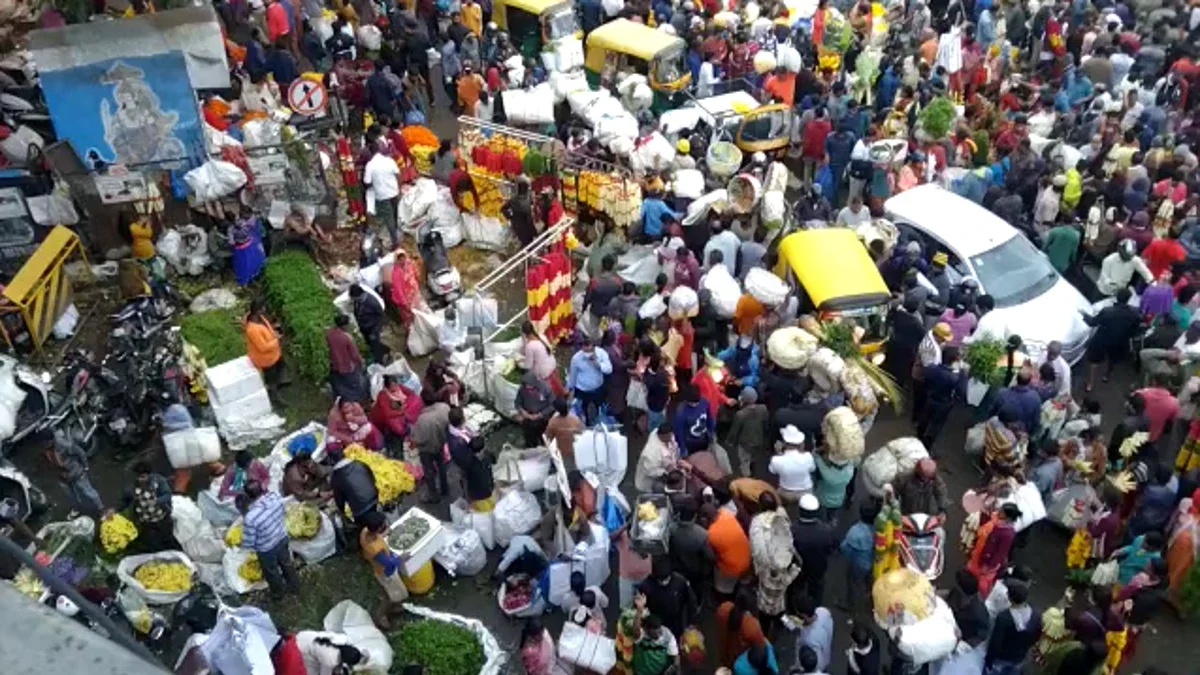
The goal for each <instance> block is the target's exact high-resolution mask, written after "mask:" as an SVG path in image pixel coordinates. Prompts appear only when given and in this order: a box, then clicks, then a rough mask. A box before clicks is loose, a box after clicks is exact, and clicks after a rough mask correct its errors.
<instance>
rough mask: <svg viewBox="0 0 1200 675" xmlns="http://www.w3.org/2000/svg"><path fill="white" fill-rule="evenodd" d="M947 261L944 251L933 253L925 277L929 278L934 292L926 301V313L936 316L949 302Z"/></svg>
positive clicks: (947, 256) (948, 260)
mask: <svg viewBox="0 0 1200 675" xmlns="http://www.w3.org/2000/svg"><path fill="white" fill-rule="evenodd" d="M949 263H950V256H949V255H948V254H947V253H946V252H945V251H938V252H937V253H934V254H933V258H932V259H931V260H930V261H929V271H928V272H927V273H926V274H925V277H926V278H927V279H929V283H930V284H931V285H933V288H934V290H935V292H934V294H933V295H932V296H931V297H930V298H929V300H928V301H927V303H926V307H925V313H926V314H931V315H933V316H938V315H940V314H941V313H942V312H943V311H945V310H946V305H948V304H949V303H950V286H951V284H950V276H949V275H948V274H946V265H947V264H949Z"/></svg>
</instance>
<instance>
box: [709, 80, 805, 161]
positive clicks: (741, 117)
mask: <svg viewBox="0 0 1200 675" xmlns="http://www.w3.org/2000/svg"><path fill="white" fill-rule="evenodd" d="M729 85H732V86H729ZM726 88H727V89H728V91H726V92H725V93H722V94H718V95H716V96H709V97H707V98H701V99H696V100H695V101H694V102H693V105H695V106H696V107H697V108H699V109H700V110H701V111H702V113H701V115H700V119H702V120H704V121H705V122H707V123H708V125H709V126H711V127H712V128H714V129H720V130H722V131H724V132H726V133H727V134H728V135H729V137H731V138H732V140H733V144H734V145H736V146H737V147H738V149H739V150H741V151H742V152H743V153H745V154H746V156H747V157H748V156H749V155H750V154H751V153H755V152H765V153H768V154H770V153H773V152H777V151H780V150H783V149H785V148H787V146H788V143H789V142H790V140H791V131H792V116H793V114H794V113H793V110H792V107H791V106H788V105H785V104H782V103H769V104H766V105H762V104H760V103H759V102H758V99H757V98H756V97H755V95H754V93H753V91H754V85H753V84H752V83H750V82H749V81H747V80H745V79H744V78H742V79H739V80H733V81H730V82H729V83H728V84H727V86H726Z"/></svg>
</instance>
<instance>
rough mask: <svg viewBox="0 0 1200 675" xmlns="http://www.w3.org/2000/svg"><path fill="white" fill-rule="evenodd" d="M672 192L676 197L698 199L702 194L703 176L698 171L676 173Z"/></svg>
mask: <svg viewBox="0 0 1200 675" xmlns="http://www.w3.org/2000/svg"><path fill="white" fill-rule="evenodd" d="M673 190H674V192H675V196H676V197H682V198H684V199H699V198H700V195H702V194H704V174H702V173H700V170H699V169H680V170H678V171H676V172H675V180H674V185H673Z"/></svg>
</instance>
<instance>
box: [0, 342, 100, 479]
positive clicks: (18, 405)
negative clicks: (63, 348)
mask: <svg viewBox="0 0 1200 675" xmlns="http://www.w3.org/2000/svg"><path fill="white" fill-rule="evenodd" d="M60 370H61V369H60ZM89 379H90V378H89V376H88V375H87V374H86V373H80V372H79V371H72V372H71V376H70V379H69V380H68V382H69V384H65V385H64V386H63V387H62V390H56V389H55V388H54V386H53V382H54V380H53V378H52V377H51V376H50V373H48V372H45V371H42V372H35V371H33V370H32V369H30V368H29V367H28V366H26V365H24V364H22V363H20V362H18V361H17V360H16V359H14V358H13V357H11V356H7V355H0V401H2V404H0V456H6V455H8V454H11V452H12V448H14V447H16V446H17V445H19V444H20V443H21V442H22V441H24V440H25V439H27V438H30V437H32V436H34V435H35V434H39V433H42V432H52V431H55V430H57V429H62V430H64V431H65V432H67V433H70V434H71V435H72V436H73V437H74V438H75V440H76V441H78V442H79V443H80V444H82V445H83V446H84V447H85V448H86V449H87V451H88V454H89V456H90V455H91V454H93V453H94V452H95V450H96V446H95V443H94V435H95V431H96V416H95V415H94V414H93V413H91V412H90V410H89V409H88V408H87V407H86V405H85V404H86V395H85V394H84V390H85V389H86V387H87V383H88V381H89ZM5 433H6V434H7V435H6V436H3V434H5Z"/></svg>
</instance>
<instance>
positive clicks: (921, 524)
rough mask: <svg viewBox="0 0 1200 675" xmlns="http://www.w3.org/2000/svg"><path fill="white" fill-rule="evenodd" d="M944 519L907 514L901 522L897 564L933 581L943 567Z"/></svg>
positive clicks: (939, 574)
mask: <svg viewBox="0 0 1200 675" xmlns="http://www.w3.org/2000/svg"><path fill="white" fill-rule="evenodd" d="M945 522H946V517H945V516H940V515H939V516H935V515H929V514H928V513H910V514H908V515H906V516H904V517H903V518H901V520H900V533H899V534H900V538H899V544H900V562H902V563H904V566H905V567H907V568H909V569H911V570H914V571H916V572H919V573H921V574H923V575H925V578H926V579H929V580H930V581H933V580H934V579H937V578H938V577H939V576H941V575H942V567H943V565H944V564H945V557H946V556H945V547H946V530H945V528H944V527H943V525H944V524H945Z"/></svg>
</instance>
